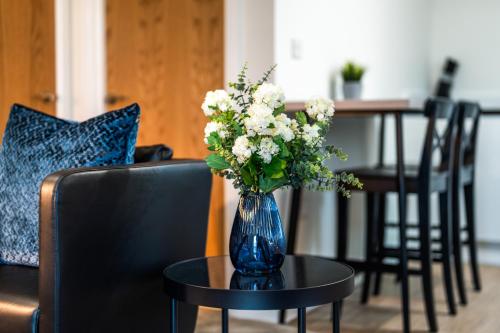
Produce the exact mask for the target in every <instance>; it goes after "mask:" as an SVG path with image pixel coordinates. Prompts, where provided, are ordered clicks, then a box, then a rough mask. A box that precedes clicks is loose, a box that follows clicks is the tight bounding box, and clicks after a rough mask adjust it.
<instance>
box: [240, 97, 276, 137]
mask: <svg viewBox="0 0 500 333" xmlns="http://www.w3.org/2000/svg"><path fill="white" fill-rule="evenodd" d="M248 115H249V116H250V117H249V118H245V120H243V124H244V125H245V128H246V130H247V133H248V136H255V135H272V134H273V133H272V128H270V127H272V126H270V125H271V124H274V122H275V119H274V116H273V110H272V109H271V108H269V107H268V106H266V105H264V104H252V105H251V106H250V107H249V108H248Z"/></svg>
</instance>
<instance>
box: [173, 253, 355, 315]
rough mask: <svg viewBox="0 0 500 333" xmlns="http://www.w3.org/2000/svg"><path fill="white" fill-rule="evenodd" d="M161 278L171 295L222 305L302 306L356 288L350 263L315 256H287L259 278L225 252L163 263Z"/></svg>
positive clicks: (337, 297) (249, 307)
mask: <svg viewBox="0 0 500 333" xmlns="http://www.w3.org/2000/svg"><path fill="white" fill-rule="evenodd" d="M163 276H164V282H165V292H166V293H167V294H168V295H169V296H170V297H173V298H175V299H176V300H178V301H181V302H186V303H190V304H196V305H202V306H209V307H216V308H226V309H242V310H271V309H289V308H302V307H308V306H315V305H321V304H326V303H330V302H334V301H338V300H341V299H343V298H345V297H347V296H349V295H350V294H351V293H352V292H353V290H354V270H353V269H352V268H351V267H349V266H347V265H344V264H341V263H338V262H335V261H332V260H328V259H323V258H318V257H313V256H286V258H285V262H284V264H283V267H281V270H280V271H277V272H274V273H272V274H268V275H261V276H249V275H243V274H240V273H239V272H237V271H235V270H234V268H233V266H232V264H231V260H230V259H229V257H228V256H218V257H207V258H196V259H190V260H186V261H181V262H178V263H175V264H173V265H171V266H169V267H167V268H166V269H165V270H164V272H163Z"/></svg>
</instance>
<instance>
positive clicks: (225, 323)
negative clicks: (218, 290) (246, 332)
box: [221, 309, 229, 333]
mask: <svg viewBox="0 0 500 333" xmlns="http://www.w3.org/2000/svg"><path fill="white" fill-rule="evenodd" d="M221 321H222V333H228V332H229V313H228V310H227V309H222V318H221Z"/></svg>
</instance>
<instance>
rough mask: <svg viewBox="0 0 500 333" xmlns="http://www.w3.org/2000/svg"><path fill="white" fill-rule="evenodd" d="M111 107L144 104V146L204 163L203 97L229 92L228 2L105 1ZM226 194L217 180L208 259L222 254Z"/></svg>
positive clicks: (141, 136)
mask: <svg viewBox="0 0 500 333" xmlns="http://www.w3.org/2000/svg"><path fill="white" fill-rule="evenodd" d="M106 20H107V24H106V25H107V29H106V40H107V85H108V95H110V96H115V97H117V98H116V100H117V102H116V103H113V104H111V105H108V107H109V109H115V108H117V107H121V106H124V105H126V104H129V103H132V102H138V103H139V104H140V106H141V109H142V114H141V123H140V128H139V137H138V144H140V145H148V144H155V143H165V144H167V145H169V146H171V147H172V148H173V149H174V156H175V157H176V158H188V157H189V158H203V157H205V156H206V155H207V154H208V153H207V150H206V146H205V144H204V143H203V129H204V126H205V123H206V118H205V117H204V115H203V113H202V111H201V109H200V105H201V103H202V102H203V98H204V95H205V92H206V91H207V90H213V89H216V88H220V87H222V86H223V51H224V49H223V0H107V4H106ZM222 191H223V188H222V181H221V180H220V179H218V178H214V186H213V191H212V202H211V211H210V222H209V235H208V246H207V254H209V255H213V254H218V253H221V252H222V246H223V192H222Z"/></svg>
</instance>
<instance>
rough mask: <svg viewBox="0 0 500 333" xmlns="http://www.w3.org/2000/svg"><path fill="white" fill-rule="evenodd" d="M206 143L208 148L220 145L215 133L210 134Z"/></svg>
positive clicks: (217, 135)
mask: <svg viewBox="0 0 500 333" xmlns="http://www.w3.org/2000/svg"><path fill="white" fill-rule="evenodd" d="M207 141H208V144H209V145H210V146H217V145H220V144H221V142H220V136H219V134H217V132H212V133H210V135H209V136H208V138H207Z"/></svg>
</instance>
